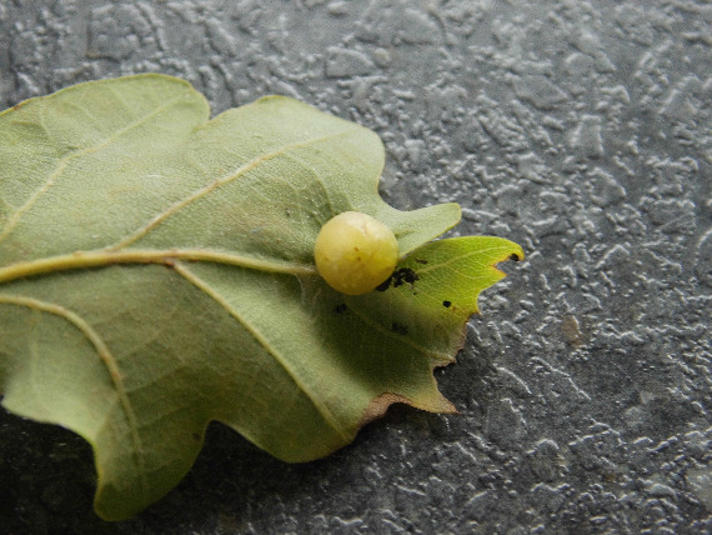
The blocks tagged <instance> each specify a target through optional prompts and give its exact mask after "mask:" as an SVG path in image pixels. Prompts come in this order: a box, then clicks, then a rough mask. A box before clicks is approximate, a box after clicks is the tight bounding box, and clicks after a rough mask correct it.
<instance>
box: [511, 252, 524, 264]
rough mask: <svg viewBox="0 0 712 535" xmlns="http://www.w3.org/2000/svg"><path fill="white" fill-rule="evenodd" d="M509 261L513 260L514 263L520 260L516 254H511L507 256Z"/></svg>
mask: <svg viewBox="0 0 712 535" xmlns="http://www.w3.org/2000/svg"><path fill="white" fill-rule="evenodd" d="M509 259H510V260H514V261H515V262H519V260H521V259H520V258H519V255H518V254H517V253H512V254H511V255H509Z"/></svg>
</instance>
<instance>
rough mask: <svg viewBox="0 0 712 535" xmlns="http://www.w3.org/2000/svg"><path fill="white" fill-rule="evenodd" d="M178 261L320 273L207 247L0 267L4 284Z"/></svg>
mask: <svg viewBox="0 0 712 535" xmlns="http://www.w3.org/2000/svg"><path fill="white" fill-rule="evenodd" d="M177 260H187V261H189V262H213V263H217V264H228V265H232V266H238V267H243V268H247V269H255V270H258V271H265V272H269V273H285V274H289V275H313V274H315V273H316V270H315V269H314V267H313V266H309V265H304V264H292V263H288V262H284V263H280V262H275V261H270V260H260V259H258V258H250V257H248V256H241V255H236V254H231V253H223V252H219V251H210V250H207V249H163V250H160V249H129V250H119V251H115V250H98V251H76V252H74V253H70V254H65V255H57V256H50V257H47V258H40V259H38V260H30V261H27V262H17V263H15V264H10V265H9V266H5V267H1V268H0V283H4V282H9V281H13V280H16V279H21V278H25V277H32V276H34V275H41V274H45V273H53V272H56V271H68V270H72V269H86V268H95V267H104V266H110V265H114V264H160V265H164V266H167V267H172V266H173V264H174V263H175V261H177Z"/></svg>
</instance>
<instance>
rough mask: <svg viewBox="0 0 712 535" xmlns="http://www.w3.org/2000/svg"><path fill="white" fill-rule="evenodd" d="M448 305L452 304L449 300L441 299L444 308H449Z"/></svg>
mask: <svg viewBox="0 0 712 535" xmlns="http://www.w3.org/2000/svg"><path fill="white" fill-rule="evenodd" d="M450 305H452V303H451V302H450V301H443V306H444V307H445V308H450Z"/></svg>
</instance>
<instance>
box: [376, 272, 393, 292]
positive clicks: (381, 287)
mask: <svg viewBox="0 0 712 535" xmlns="http://www.w3.org/2000/svg"><path fill="white" fill-rule="evenodd" d="M391 280H393V275H391V276H390V277H388V278H387V279H386V280H384V281H383V282H382V283H381V284H379V285H378V286H376V290H378V291H379V292H385V291H386V290H387V289H388V288H390V287H391Z"/></svg>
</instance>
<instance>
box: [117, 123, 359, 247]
mask: <svg viewBox="0 0 712 535" xmlns="http://www.w3.org/2000/svg"><path fill="white" fill-rule="evenodd" d="M353 131H354V129H353V128H347V129H345V130H342V131H340V132H337V133H331V134H329V135H326V136H320V137H315V138H310V139H307V140H304V141H300V142H298V143H290V144H287V145H283V146H282V147H279V148H278V149H277V150H275V151H273V152H269V153H267V154H262V155H260V156H257V157H256V158H253V159H252V160H250V161H249V162H247V163H245V164H243V165H241V166H240V167H238V168H237V169H236V170H234V171H232V172H231V173H228V174H226V175H223V176H221V177H219V178H216V179H215V180H213V181H212V182H210V183H209V184H206V185H205V186H203V187H202V188H199V189H197V190H195V191H194V192H193V193H191V194H190V195H189V196H188V197H186V198H185V199H181V200H180V201H177V202H175V203H173V204H172V205H171V206H170V207H168V208H167V209H166V210H164V211H163V212H161V213H160V214H157V215H156V216H154V217H153V218H152V219H151V220H150V221H149V222H148V223H146V224H145V225H144V226H143V227H141V228H139V229H136V230H135V231H134V232H132V233H131V234H129V235H128V236H127V237H126V238H124V239H123V240H121V241H120V242H118V243H117V244H115V245H113V246H110V247H109V248H108V249H110V250H114V251H115V250H118V249H122V248H124V247H126V246H128V245H131V244H132V243H134V242H136V241H138V240H140V239H141V238H143V237H144V236H145V235H147V234H148V233H149V232H150V231H151V230H153V229H154V228H155V227H157V226H158V225H160V224H161V223H163V221H165V220H166V219H168V218H169V217H171V216H172V215H174V214H176V213H178V212H180V211H181V210H182V209H183V208H185V207H186V206H188V205H190V204H191V203H193V202H194V201H196V200H198V199H200V198H201V197H204V196H205V195H208V194H209V193H211V192H213V191H215V190H216V189H218V188H219V187H221V186H224V185H225V184H228V183H230V182H232V181H233V180H236V179H238V178H240V177H241V176H243V175H245V174H247V173H249V172H250V171H252V170H253V169H255V168H257V167H258V166H259V165H260V164H262V163H264V162H266V161H269V160H271V159H273V158H276V157H278V156H281V155H283V154H285V153H286V152H287V151H290V150H293V149H297V148H301V147H308V146H310V145H312V144H316V143H319V142H321V141H325V140H328V139H333V138H336V137H340V136H343V135H345V134H350V133H352V132H353Z"/></svg>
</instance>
